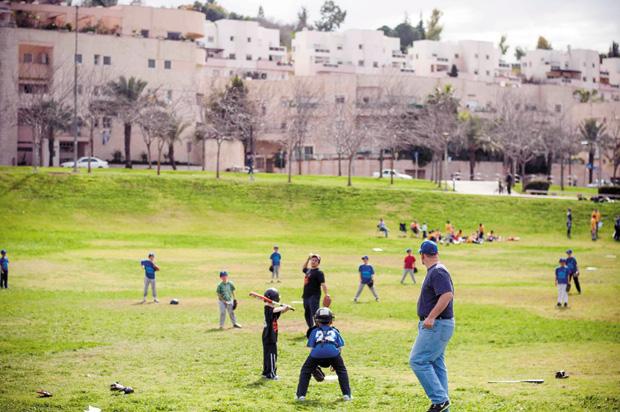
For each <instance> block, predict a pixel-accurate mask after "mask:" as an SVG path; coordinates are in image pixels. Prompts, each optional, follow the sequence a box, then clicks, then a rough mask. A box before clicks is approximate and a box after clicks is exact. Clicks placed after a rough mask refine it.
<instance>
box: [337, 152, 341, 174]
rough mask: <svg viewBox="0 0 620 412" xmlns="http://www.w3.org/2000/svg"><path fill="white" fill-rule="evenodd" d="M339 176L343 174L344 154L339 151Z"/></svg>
mask: <svg viewBox="0 0 620 412" xmlns="http://www.w3.org/2000/svg"><path fill="white" fill-rule="evenodd" d="M338 176H342V155H341V154H340V153H338Z"/></svg>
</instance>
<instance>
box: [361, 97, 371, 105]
mask: <svg viewBox="0 0 620 412" xmlns="http://www.w3.org/2000/svg"><path fill="white" fill-rule="evenodd" d="M362 102H363V103H364V104H368V103H370V97H368V96H366V97H362Z"/></svg>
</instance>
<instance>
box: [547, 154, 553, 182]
mask: <svg viewBox="0 0 620 412" xmlns="http://www.w3.org/2000/svg"><path fill="white" fill-rule="evenodd" d="M552 170H553V152H551V151H550V152H549V153H547V176H551V172H552Z"/></svg>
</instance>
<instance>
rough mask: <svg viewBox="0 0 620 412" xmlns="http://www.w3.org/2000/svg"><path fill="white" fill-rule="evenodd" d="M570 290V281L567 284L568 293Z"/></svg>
mask: <svg viewBox="0 0 620 412" xmlns="http://www.w3.org/2000/svg"><path fill="white" fill-rule="evenodd" d="M568 292H570V283H567V284H566V293H568Z"/></svg>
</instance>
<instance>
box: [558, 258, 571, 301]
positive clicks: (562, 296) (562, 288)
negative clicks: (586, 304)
mask: <svg viewBox="0 0 620 412" xmlns="http://www.w3.org/2000/svg"><path fill="white" fill-rule="evenodd" d="M569 274H570V272H569V270H568V268H567V267H566V259H564V258H561V259H560V266H558V267H557V268H555V285H556V286H557V287H558V307H561V306H562V304H564V307H567V306H568V291H567V290H566V289H567V287H568V277H569V276H570V275H569Z"/></svg>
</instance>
